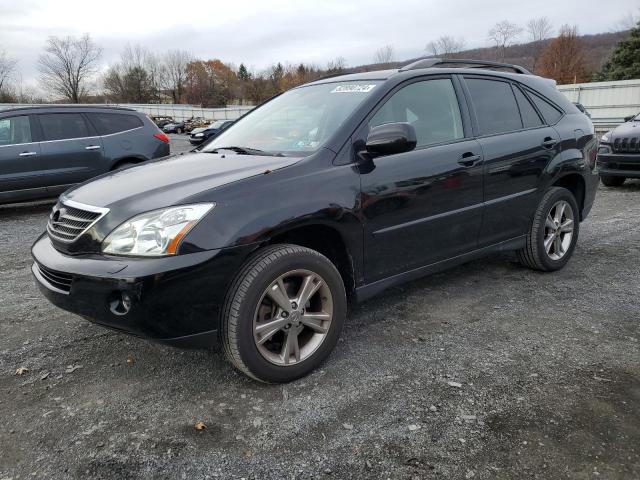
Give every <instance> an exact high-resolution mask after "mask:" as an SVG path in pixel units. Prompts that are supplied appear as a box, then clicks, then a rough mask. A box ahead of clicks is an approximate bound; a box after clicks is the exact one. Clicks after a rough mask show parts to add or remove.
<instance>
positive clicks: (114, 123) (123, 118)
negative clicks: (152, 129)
mask: <svg viewBox="0 0 640 480" xmlns="http://www.w3.org/2000/svg"><path fill="white" fill-rule="evenodd" d="M87 116H88V117H89V120H90V121H91V123H93V126H94V127H96V130H97V131H98V135H111V134H112V133H118V132H124V131H126V130H133V129H134V128H138V127H142V125H143V123H142V120H140V119H139V118H138V117H136V116H135V115H126V114H123V113H87Z"/></svg>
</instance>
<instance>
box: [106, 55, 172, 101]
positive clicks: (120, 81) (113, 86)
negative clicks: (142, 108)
mask: <svg viewBox="0 0 640 480" xmlns="http://www.w3.org/2000/svg"><path fill="white" fill-rule="evenodd" d="M159 76H160V72H159V65H158V63H157V60H156V58H155V56H154V55H153V54H152V53H151V52H149V51H148V50H147V49H146V48H144V47H142V46H140V45H135V46H132V45H127V46H126V47H125V48H124V50H123V51H122V53H121V54H120V62H119V63H117V64H114V65H112V66H111V67H110V68H109V70H108V71H107V73H106V75H105V77H104V80H103V85H104V89H105V93H106V94H107V95H108V97H109V98H110V99H111V100H113V101H116V102H130V103H149V102H151V101H154V100H157V98H158V89H159V85H158V80H159Z"/></svg>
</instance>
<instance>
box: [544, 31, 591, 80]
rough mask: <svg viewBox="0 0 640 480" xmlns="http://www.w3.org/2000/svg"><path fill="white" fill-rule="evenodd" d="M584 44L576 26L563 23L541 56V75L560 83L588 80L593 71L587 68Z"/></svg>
mask: <svg viewBox="0 0 640 480" xmlns="http://www.w3.org/2000/svg"><path fill="white" fill-rule="evenodd" d="M585 60H586V59H585V50H584V44H583V41H582V39H581V38H580V36H579V35H578V29H577V28H576V27H575V26H573V27H572V26H569V25H563V26H562V27H561V28H560V34H559V35H558V36H557V37H556V38H554V39H553V40H551V41H550V42H549V44H548V45H547V47H546V48H545V50H544V52H543V54H542V56H541V57H540V75H542V76H544V77H548V78H553V79H554V80H555V81H556V82H558V84H560V85H566V84H570V83H580V82H586V81H588V80H589V78H591V73H592V72H589V71H587V69H586V68H585Z"/></svg>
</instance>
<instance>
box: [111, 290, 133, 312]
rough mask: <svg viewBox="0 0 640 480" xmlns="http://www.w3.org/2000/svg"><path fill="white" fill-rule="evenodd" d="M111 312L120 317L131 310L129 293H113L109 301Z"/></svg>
mask: <svg viewBox="0 0 640 480" xmlns="http://www.w3.org/2000/svg"><path fill="white" fill-rule="evenodd" d="M109 310H111V313H113V314H114V315H118V316H119V317H121V316H123V315H126V314H127V313H129V310H131V296H130V295H129V294H128V293H127V292H113V293H112V294H111V299H110V300H109Z"/></svg>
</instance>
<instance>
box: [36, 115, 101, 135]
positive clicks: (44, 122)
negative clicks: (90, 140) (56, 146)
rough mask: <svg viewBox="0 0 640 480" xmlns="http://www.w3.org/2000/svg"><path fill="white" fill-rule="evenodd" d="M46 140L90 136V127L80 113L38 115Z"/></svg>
mask: <svg viewBox="0 0 640 480" xmlns="http://www.w3.org/2000/svg"><path fill="white" fill-rule="evenodd" d="M38 119H39V120H40V126H41V127H42V134H43V135H44V139H45V140H66V139H70V138H84V137H89V136H90V135H89V128H88V127H87V124H86V123H85V121H84V118H82V115H81V114H79V113H50V114H46V115H38Z"/></svg>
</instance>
